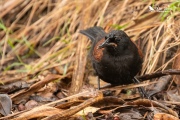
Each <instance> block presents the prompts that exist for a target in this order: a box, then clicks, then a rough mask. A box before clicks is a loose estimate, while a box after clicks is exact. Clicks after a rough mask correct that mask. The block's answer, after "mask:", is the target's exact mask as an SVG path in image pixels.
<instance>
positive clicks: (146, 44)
mask: <svg viewBox="0 0 180 120" xmlns="http://www.w3.org/2000/svg"><path fill="white" fill-rule="evenodd" d="M172 2H173V0H170V1H169V0H163V1H156V2H155V5H158V6H160V7H161V6H163V7H164V8H167V7H168V5H169V4H171V3H172ZM152 4H154V3H153V2H152V1H145V0H144V1H141V0H138V1H136V0H123V1H119V0H85V1H83V0H73V1H72V0H1V1H0V13H1V14H0V20H1V21H0V48H1V49H0V58H1V59H0V64H1V66H0V80H1V82H2V83H4V84H6V83H9V82H12V81H20V80H26V81H28V80H29V81H32V80H36V79H38V80H39V75H44V74H47V73H56V74H61V75H65V74H67V73H68V72H69V71H73V72H70V74H71V75H72V81H73V82H75V81H80V82H79V83H78V85H79V89H80V88H81V86H82V81H83V79H84V73H85V70H86V67H85V66H86V63H87V60H86V58H87V57H86V56H87V49H88V46H89V45H90V42H89V41H88V40H87V38H86V37H83V36H82V35H80V34H79V32H78V31H79V30H82V29H86V28H88V27H92V26H102V27H103V28H104V29H105V30H106V31H109V30H112V29H123V30H124V31H125V32H126V33H127V34H128V35H129V36H130V37H131V39H132V40H133V41H135V42H136V43H137V44H138V46H140V48H141V49H142V50H143V53H144V63H143V68H142V71H141V75H142V74H146V73H151V72H154V71H159V70H164V69H168V68H171V65H172V63H173V61H174V59H175V57H176V56H177V55H178V54H179V53H178V54H175V53H176V51H177V48H178V47H179V45H180V29H179V26H180V14H179V12H178V11H172V10H171V12H170V13H168V16H166V17H165V19H164V20H162V16H161V15H162V14H163V13H162V12H150V11H149V9H148V7H149V6H150V5H152ZM47 71H48V72H47ZM27 76H28V77H27ZM10 78H13V79H10ZM74 84H77V83H76V82H75V83H73V85H74ZM79 89H77V90H75V91H73V90H74V89H73V90H72V89H71V91H72V93H76V92H78V91H79Z"/></svg>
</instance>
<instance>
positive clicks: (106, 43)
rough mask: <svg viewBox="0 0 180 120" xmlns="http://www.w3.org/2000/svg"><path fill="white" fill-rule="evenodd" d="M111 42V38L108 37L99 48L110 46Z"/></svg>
mask: <svg viewBox="0 0 180 120" xmlns="http://www.w3.org/2000/svg"><path fill="white" fill-rule="evenodd" d="M108 44H109V38H107V39H106V40H105V41H104V42H103V43H102V44H101V45H99V47H98V49H101V48H104V47H106V46H108Z"/></svg>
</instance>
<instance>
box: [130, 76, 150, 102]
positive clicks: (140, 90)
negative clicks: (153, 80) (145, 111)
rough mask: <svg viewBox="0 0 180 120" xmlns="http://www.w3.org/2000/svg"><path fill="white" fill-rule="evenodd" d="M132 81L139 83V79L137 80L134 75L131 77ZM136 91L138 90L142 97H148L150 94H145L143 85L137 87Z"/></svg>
mask: <svg viewBox="0 0 180 120" xmlns="http://www.w3.org/2000/svg"><path fill="white" fill-rule="evenodd" d="M133 82H134V83H140V81H139V80H138V79H137V78H136V77H134V78H133ZM138 91H139V93H140V94H141V96H142V97H143V98H147V99H149V97H150V96H148V95H147V94H146V91H145V90H144V88H143V87H138Z"/></svg>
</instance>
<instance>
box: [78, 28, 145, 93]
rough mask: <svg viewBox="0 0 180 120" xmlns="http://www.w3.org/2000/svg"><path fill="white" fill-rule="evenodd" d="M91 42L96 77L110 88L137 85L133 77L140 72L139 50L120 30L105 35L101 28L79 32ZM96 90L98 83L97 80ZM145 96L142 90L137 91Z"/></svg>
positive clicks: (140, 55)
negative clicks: (110, 86)
mask: <svg viewBox="0 0 180 120" xmlns="http://www.w3.org/2000/svg"><path fill="white" fill-rule="evenodd" d="M80 33H81V34H83V35H85V36H87V37H88V38H89V39H90V40H91V42H92V47H91V50H90V53H89V54H90V57H91V61H92V65H93V68H94V69H95V72H96V74H97V76H98V77H99V78H100V79H102V80H103V81H105V82H107V83H110V84H111V85H112V86H117V85H126V84H131V83H139V81H138V80H137V79H135V75H136V74H137V73H138V72H139V71H140V70H141V67H142V62H143V59H142V57H143V55H142V52H141V50H140V49H139V48H138V47H137V46H136V45H135V44H134V43H133V42H132V41H131V40H130V38H129V37H128V35H127V34H126V33H125V32H124V31H122V30H112V31H110V32H109V33H106V32H105V31H104V30H103V28H101V27H97V26H96V27H91V28H88V29H86V30H80ZM98 88H100V81H99V79H98ZM139 91H140V92H141V93H142V94H145V92H144V90H142V88H141V89H140V90H139Z"/></svg>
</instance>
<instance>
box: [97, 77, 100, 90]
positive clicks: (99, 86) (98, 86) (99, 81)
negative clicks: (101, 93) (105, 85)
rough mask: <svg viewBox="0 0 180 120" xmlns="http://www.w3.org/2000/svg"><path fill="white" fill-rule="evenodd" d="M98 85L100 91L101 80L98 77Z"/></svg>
mask: <svg viewBox="0 0 180 120" xmlns="http://www.w3.org/2000/svg"><path fill="white" fill-rule="evenodd" d="M97 83H98V90H100V78H99V77H97Z"/></svg>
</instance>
